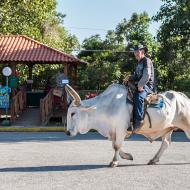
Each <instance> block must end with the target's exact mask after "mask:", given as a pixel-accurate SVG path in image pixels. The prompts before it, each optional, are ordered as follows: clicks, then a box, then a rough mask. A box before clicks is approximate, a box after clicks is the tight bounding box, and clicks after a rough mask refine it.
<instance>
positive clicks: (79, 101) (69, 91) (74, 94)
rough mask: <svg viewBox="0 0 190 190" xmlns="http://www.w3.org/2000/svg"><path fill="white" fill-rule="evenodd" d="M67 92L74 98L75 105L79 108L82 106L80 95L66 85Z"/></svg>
mask: <svg viewBox="0 0 190 190" xmlns="http://www.w3.org/2000/svg"><path fill="white" fill-rule="evenodd" d="M65 91H66V93H67V94H68V95H70V96H71V97H72V98H73V104H74V105H75V106H79V105H80V104H81V98H80V96H79V95H78V93H77V92H76V91H75V90H74V89H73V88H72V87H71V86H70V85H68V84H66V85H65Z"/></svg>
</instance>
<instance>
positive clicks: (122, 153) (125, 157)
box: [119, 150, 133, 160]
mask: <svg viewBox="0 0 190 190" xmlns="http://www.w3.org/2000/svg"><path fill="white" fill-rule="evenodd" d="M119 155H120V157H121V158H122V159H126V160H133V156H132V155H131V154H130V153H126V152H123V151H121V150H120V151H119Z"/></svg>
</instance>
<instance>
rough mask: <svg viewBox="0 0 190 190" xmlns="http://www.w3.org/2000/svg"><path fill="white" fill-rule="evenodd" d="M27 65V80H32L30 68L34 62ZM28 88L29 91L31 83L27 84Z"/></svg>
mask: <svg viewBox="0 0 190 190" xmlns="http://www.w3.org/2000/svg"><path fill="white" fill-rule="evenodd" d="M27 66H28V80H32V69H33V66H34V64H32V63H31V64H27ZM27 86H28V88H27V90H29V91H31V90H32V84H27Z"/></svg>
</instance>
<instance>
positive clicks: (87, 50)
mask: <svg viewBox="0 0 190 190" xmlns="http://www.w3.org/2000/svg"><path fill="white" fill-rule="evenodd" d="M65 51H76V52H81V51H83V52H111V53H132V52H133V51H115V50H111V49H102V50H99V49H66V50H65Z"/></svg>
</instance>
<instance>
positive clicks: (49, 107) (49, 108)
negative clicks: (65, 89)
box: [40, 89, 53, 125]
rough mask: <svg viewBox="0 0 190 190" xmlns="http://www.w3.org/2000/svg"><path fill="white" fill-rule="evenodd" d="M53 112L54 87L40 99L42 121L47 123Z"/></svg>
mask: <svg viewBox="0 0 190 190" xmlns="http://www.w3.org/2000/svg"><path fill="white" fill-rule="evenodd" d="M52 114H53V89H51V90H50V91H49V93H48V94H47V95H46V96H45V97H44V98H43V99H41V100H40V122H41V125H46V124H47V123H48V121H49V119H50V117H51V116H52Z"/></svg>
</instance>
